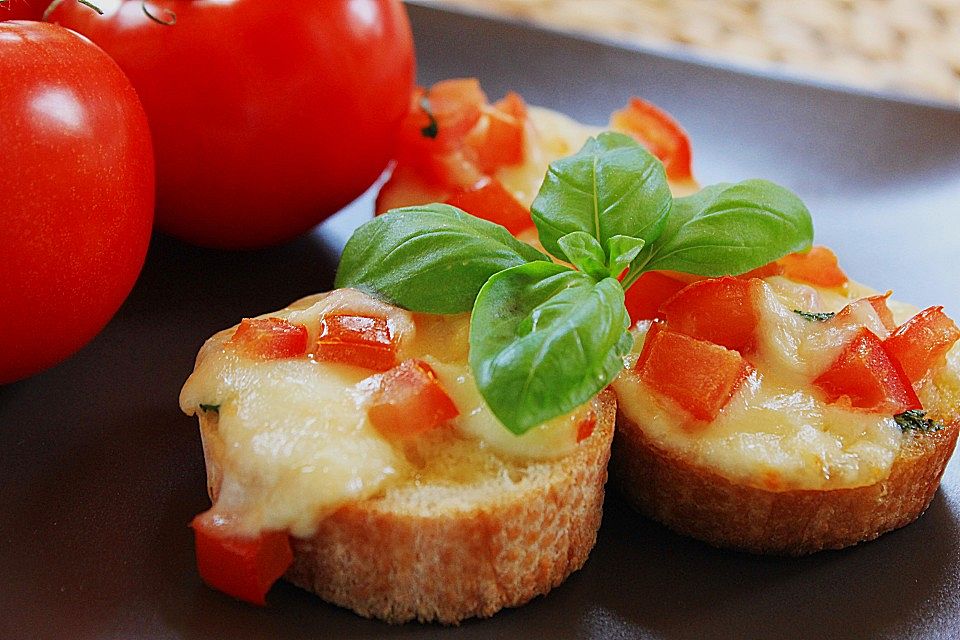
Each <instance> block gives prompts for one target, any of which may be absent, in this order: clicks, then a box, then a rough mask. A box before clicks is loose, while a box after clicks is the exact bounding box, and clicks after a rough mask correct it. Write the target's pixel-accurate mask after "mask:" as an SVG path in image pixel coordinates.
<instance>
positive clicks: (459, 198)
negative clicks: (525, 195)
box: [447, 178, 533, 235]
mask: <svg viewBox="0 0 960 640" xmlns="http://www.w3.org/2000/svg"><path fill="white" fill-rule="evenodd" d="M447 204H452V205H453V206H455V207H458V208H460V209H463V210H464V211H466V212H467V213H469V214H471V215H474V216H477V217H478V218H483V219H484V220H489V221H490V222H493V223H495V224H499V225H503V226H504V227H506V228H507V231H509V232H510V233H512V234H513V235H517V234H518V233H520V232H521V231H523V230H524V229H527V228H529V227H530V226H532V225H533V219H532V218H531V217H530V210H529V209H527V208H526V207H524V206H523V205H522V204H520V202H519V201H518V200H517V199H516V198H514V197H513V194H512V193H510V192H509V191H507V189H506V187H504V186H503V184H501V183H500V181H499V180H497V179H496V178H484V179H483V180H481V181H480V182H478V183H477V184H475V185H474V186H472V187H470V188H468V189H457V190H456V191H454V192H453V193H452V194H451V195H450V197H449V198H447Z"/></svg>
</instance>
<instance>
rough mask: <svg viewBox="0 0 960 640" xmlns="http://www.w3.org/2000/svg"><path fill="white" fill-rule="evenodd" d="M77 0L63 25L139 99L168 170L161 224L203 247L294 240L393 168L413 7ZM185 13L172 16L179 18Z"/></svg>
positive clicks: (162, 170) (160, 178) (352, 2)
mask: <svg viewBox="0 0 960 640" xmlns="http://www.w3.org/2000/svg"><path fill="white" fill-rule="evenodd" d="M97 4H98V5H99V6H100V8H101V9H102V10H103V11H104V15H102V16H98V15H97V14H96V13H95V12H93V11H91V10H90V9H89V8H87V7H84V6H82V5H79V4H78V3H77V2H76V1H75V0H67V2H65V3H64V4H63V5H62V6H61V7H59V8H58V9H57V10H56V11H54V12H53V13H52V16H51V17H52V19H54V20H57V21H59V22H61V23H62V24H64V25H65V26H68V27H70V28H72V29H75V30H76V31H79V32H80V33H83V34H85V35H87V36H88V37H90V39H92V40H93V41H94V42H96V43H97V44H99V45H100V46H101V47H103V49H104V50H106V51H107V52H108V53H109V54H110V55H111V56H113V58H114V59H115V60H116V61H117V63H118V64H119V65H120V67H121V68H122V69H123V70H124V71H125V72H126V74H127V75H128V76H129V77H130V80H131V81H132V82H133V85H134V86H135V87H136V88H137V91H138V93H139V94H140V98H141V100H142V102H143V105H144V108H145V109H146V112H147V116H148V118H149V120H150V127H151V130H152V132H153V138H154V142H155V147H156V159H157V225H158V227H159V228H160V229H161V230H163V231H166V232H168V233H170V234H172V235H174V236H177V237H179V238H181V239H184V240H187V241H189V242H192V243H196V244H200V245H205V246H217V247H226V248H247V247H256V246H265V245H270V244H276V243H278V242H282V241H285V240H288V239H290V238H292V237H294V236H296V235H298V234H300V233H302V232H304V231H306V230H308V229H309V228H311V227H312V226H314V225H315V224H317V223H318V222H320V221H321V220H323V219H324V218H326V217H327V216H329V215H330V214H333V213H335V212H336V211H337V210H339V209H340V208H342V207H343V206H344V205H346V204H348V203H349V202H350V201H351V200H353V199H354V198H356V197H357V196H359V195H360V194H361V193H362V192H363V191H364V190H365V189H366V188H367V187H368V186H370V184H372V183H373V181H374V180H375V179H376V178H377V177H378V176H379V175H380V173H381V172H382V171H383V169H384V168H385V167H386V165H387V162H388V161H389V159H390V157H391V155H392V151H393V143H394V138H395V136H396V134H397V129H398V127H399V124H400V121H401V120H402V118H403V117H404V115H405V114H406V112H407V108H408V107H409V100H410V94H411V90H412V87H413V76H414V57H413V39H412V34H411V31H410V26H409V23H408V20H407V16H406V13H405V10H404V8H403V6H402V4H401V2H400V0H344V1H336V2H326V1H325V2H296V3H293V2H265V1H264V0H233V1H232V2H222V1H216V2H215V1H213V0H165V1H164V2H154V3H147V7H148V8H149V9H150V10H151V12H152V13H153V14H154V15H155V16H156V17H157V18H159V19H161V20H166V21H171V19H172V15H173V14H175V15H176V23H175V24H172V25H169V26H164V25H163V24H160V23H158V22H156V21H154V20H151V19H150V18H149V17H148V16H147V15H146V14H145V13H144V5H143V3H142V2H141V0H102V1H100V2H98V3H97ZM169 12H172V13H169Z"/></svg>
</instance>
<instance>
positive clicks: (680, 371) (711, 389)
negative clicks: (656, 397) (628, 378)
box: [636, 325, 753, 422]
mask: <svg viewBox="0 0 960 640" xmlns="http://www.w3.org/2000/svg"><path fill="white" fill-rule="evenodd" d="M655 326H656V325H655ZM636 370H637V371H638V372H639V374H640V378H641V379H642V380H643V382H644V383H645V384H646V385H647V386H648V387H649V388H650V389H652V390H653V391H655V392H656V393H658V394H660V395H662V396H665V397H667V398H669V399H670V400H673V401H674V402H676V403H677V404H678V405H679V406H680V407H682V408H683V409H684V410H686V411H687V412H688V413H689V414H690V415H691V416H693V417H694V418H696V419H697V420H705V421H707V422H710V421H712V420H713V419H714V418H716V417H717V415H718V414H719V413H720V410H721V409H723V408H724V407H725V406H727V403H728V402H730V398H731V397H733V394H734V392H736V390H737V389H739V388H740V385H741V384H742V383H743V381H744V380H745V379H746V377H747V376H748V375H749V374H750V372H751V371H753V367H752V366H751V365H750V363H748V362H747V361H746V360H744V359H743V356H741V355H740V354H739V353H737V352H736V351H731V350H730V349H725V348H724V347H721V346H719V345H716V344H711V343H709V342H705V341H703V340H697V339H696V338H691V337H690V336H687V335H684V334H682V333H677V332H675V331H670V330H669V329H657V330H655V331H652V332H651V333H648V334H647V338H646V341H645V342H644V345H643V351H642V352H641V353H640V359H639V360H638V361H637V366H636Z"/></svg>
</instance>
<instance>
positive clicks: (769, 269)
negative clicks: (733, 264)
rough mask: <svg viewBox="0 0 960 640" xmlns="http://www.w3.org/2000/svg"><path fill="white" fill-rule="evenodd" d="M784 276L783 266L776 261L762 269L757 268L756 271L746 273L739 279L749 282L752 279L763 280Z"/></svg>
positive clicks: (739, 276)
mask: <svg viewBox="0 0 960 640" xmlns="http://www.w3.org/2000/svg"><path fill="white" fill-rule="evenodd" d="M782 275H783V265H782V264H780V263H778V262H776V261H774V262H768V263H767V264H765V265H763V266H762V267H757V268H756V269H753V270H751V271H747V272H746V273H741V274H740V275H738V276H737V277H738V278H744V279H746V280H749V279H750V278H760V279H763V278H769V277H770V276H782Z"/></svg>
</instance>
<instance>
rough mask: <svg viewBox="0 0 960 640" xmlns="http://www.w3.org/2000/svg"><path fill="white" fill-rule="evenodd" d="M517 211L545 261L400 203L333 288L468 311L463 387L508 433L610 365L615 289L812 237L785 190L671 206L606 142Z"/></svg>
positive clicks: (751, 263)
mask: <svg viewBox="0 0 960 640" xmlns="http://www.w3.org/2000/svg"><path fill="white" fill-rule="evenodd" d="M531 213H532V217H533V221H534V223H535V224H536V227H537V232H538V235H539V238H540V242H541V244H542V245H543V247H544V248H545V250H546V251H547V252H548V253H549V254H551V255H550V256H548V255H546V254H543V253H541V252H539V251H537V250H536V249H533V248H531V247H530V246H528V245H526V244H524V243H522V242H520V241H518V240H516V239H515V238H513V236H511V235H510V234H509V233H508V232H507V231H506V229H504V228H503V227H501V226H499V225H495V224H493V223H491V222H487V221H484V220H480V219H479V218H475V217H473V216H470V215H469V214H467V213H465V212H463V211H460V210H459V209H456V208H454V207H450V206H448V205H427V206H424V207H407V208H404V209H397V210H394V211H391V212H389V213H387V214H385V215H383V216H379V217H377V218H375V219H373V220H371V221H370V222H368V223H366V224H364V225H362V226H361V227H360V228H358V229H357V230H356V232H355V233H354V235H353V237H351V238H350V240H349V241H348V242H347V244H346V246H345V247H344V251H343V257H342V259H341V262H340V268H339V271H338V273H337V279H336V285H337V286H338V287H356V288H359V289H362V290H365V291H368V292H371V293H373V294H375V295H377V296H379V297H381V298H383V299H385V300H387V301H388V302H392V303H394V304H397V305H399V306H402V307H405V308H407V309H410V310H412V311H420V312H426V313H462V312H466V311H471V310H472V315H471V321H470V367H471V369H472V371H473V374H474V378H475V380H476V383H477V387H478V389H479V390H480V393H481V394H482V395H483V398H484V400H485V401H486V402H487V405H488V406H489V407H490V410H491V411H492V412H493V413H494V415H496V416H497V418H499V420H500V421H501V422H502V423H503V424H504V426H505V427H506V428H507V429H509V430H510V431H512V432H514V433H516V434H522V433H524V432H526V431H528V430H529V429H531V428H532V427H534V426H536V425H538V424H541V423H543V422H544V421H546V420H549V419H550V418H553V417H555V416H558V415H562V414H564V413H566V412H568V411H571V410H572V409H574V408H576V407H577V406H579V405H581V404H583V403H584V402H587V401H588V400H590V398H592V397H593V396H594V395H596V394H597V393H598V392H600V390H602V389H603V388H604V387H605V386H606V385H608V384H609V383H610V382H611V381H612V380H613V378H614V377H616V375H617V374H618V373H619V372H620V371H621V370H622V369H623V357H624V356H625V355H626V354H627V353H628V352H629V351H630V348H631V345H632V338H631V335H630V333H629V331H628V325H629V323H630V319H629V316H628V314H627V311H626V308H625V307H624V292H625V291H626V290H627V289H628V288H629V287H630V286H631V285H632V284H633V283H635V282H636V281H637V279H638V278H639V277H640V276H641V275H642V274H643V273H644V272H646V271H651V270H673V271H683V272H686V273H691V274H696V275H702V276H721V275H736V274H739V273H745V272H747V271H750V270H751V269H755V268H757V267H760V266H762V265H764V264H767V263H768V262H771V261H773V260H776V259H777V258H780V257H782V256H784V255H786V254H788V253H793V252H796V251H803V250H806V249H808V248H809V247H810V246H811V244H812V241H813V224H812V221H811V219H810V212H809V211H808V210H807V208H806V207H805V206H804V205H803V203H802V202H801V201H800V200H799V199H798V198H797V197H796V196H795V195H794V194H792V193H791V192H790V191H788V190H787V189H784V188H783V187H779V186H777V185H775V184H772V183H770V182H766V181H763V180H747V181H745V182H741V183H738V184H721V185H714V186H711V187H707V188H705V189H703V190H702V191H700V192H699V193H696V194H694V195H692V196H689V197H686V198H677V199H674V198H673V197H672V195H671V193H670V188H669V185H668V183H667V179H666V175H665V173H664V170H663V165H662V164H661V163H660V162H659V161H658V160H657V159H656V158H654V157H653V156H652V155H650V154H649V153H648V152H647V151H646V150H645V149H644V148H643V147H642V146H640V145H639V144H637V143H636V142H634V141H633V139H631V138H629V137H627V136H624V135H621V134H616V133H602V134H600V135H599V136H597V138H596V139H593V138H591V139H590V140H588V141H587V143H586V144H585V145H584V147H583V148H582V149H581V150H580V152H578V153H577V154H575V155H573V156H570V157H569V158H564V159H562V160H558V161H557V162H554V163H553V164H551V165H550V169H549V172H548V173H547V176H546V178H545V180H544V183H543V186H542V187H541V189H540V192H539V194H538V195H537V198H536V199H535V200H534V202H533V205H532V207H531ZM551 256H552V257H553V258H555V259H557V260H560V261H563V262H568V263H570V264H572V265H573V267H572V268H571V267H568V266H566V265H563V264H557V263H556V262H554V260H553V258H551ZM624 271H626V272H625V273H624ZM620 276H622V279H621V281H619V282H618V280H617V278H618V277H620Z"/></svg>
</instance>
